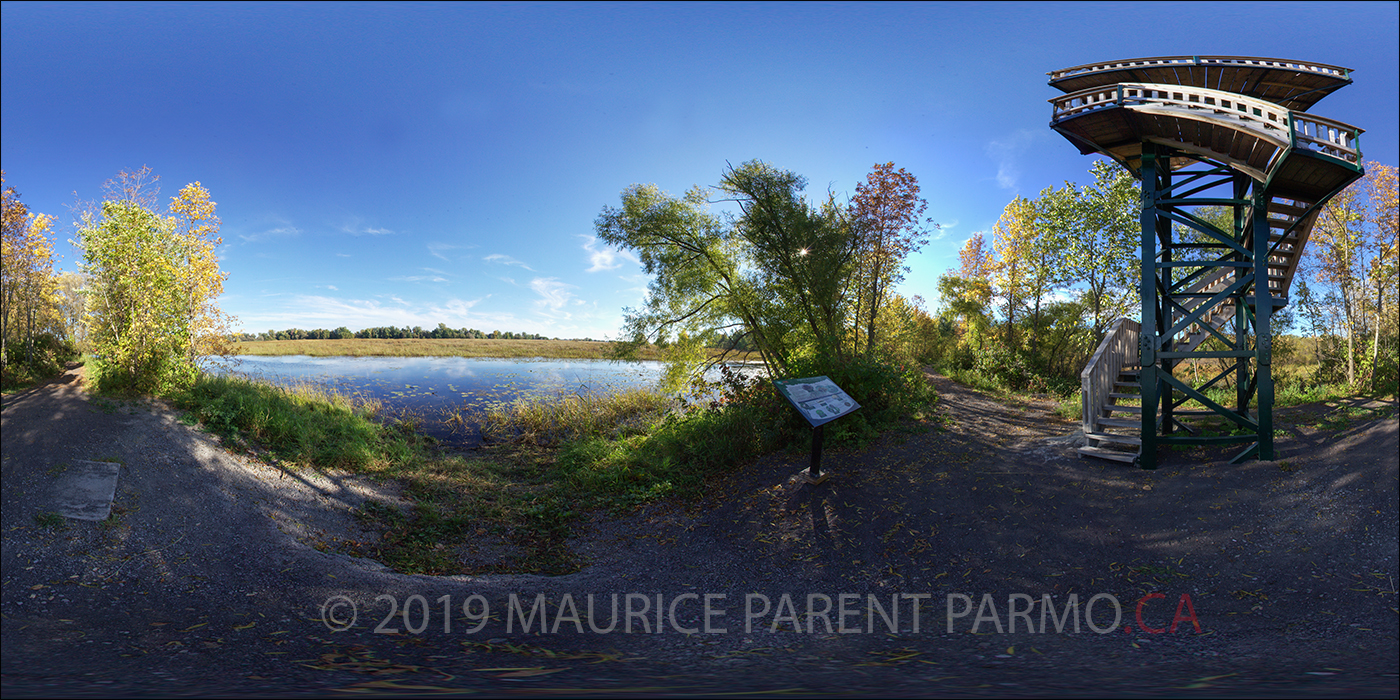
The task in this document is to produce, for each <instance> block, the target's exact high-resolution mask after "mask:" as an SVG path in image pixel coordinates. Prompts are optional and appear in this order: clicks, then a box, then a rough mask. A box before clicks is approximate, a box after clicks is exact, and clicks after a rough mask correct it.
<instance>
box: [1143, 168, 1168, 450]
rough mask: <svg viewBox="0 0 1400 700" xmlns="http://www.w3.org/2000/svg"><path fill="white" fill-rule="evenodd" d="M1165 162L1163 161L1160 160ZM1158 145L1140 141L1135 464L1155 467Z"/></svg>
mask: <svg viewBox="0 0 1400 700" xmlns="http://www.w3.org/2000/svg"><path fill="white" fill-rule="evenodd" d="M1162 165H1165V164H1162ZM1158 166H1159V164H1158V163H1157V147H1156V146H1154V145H1152V144H1150V143H1144V144H1142V166H1141V168H1140V174H1141V179H1142V214H1141V218H1140V219H1139V223H1140V224H1141V228H1142V269H1141V275H1140V276H1139V280H1140V281H1141V283H1140V287H1141V289H1140V292H1141V294H1142V331H1141V333H1140V334H1139V335H1138V368H1139V369H1138V382H1139V384H1140V385H1141V388H1142V455H1141V456H1140V457H1139V462H1138V465H1139V466H1140V467H1142V468H1143V469H1156V468H1157V328H1158V323H1157V168H1158Z"/></svg>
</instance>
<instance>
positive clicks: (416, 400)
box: [233, 355, 754, 444]
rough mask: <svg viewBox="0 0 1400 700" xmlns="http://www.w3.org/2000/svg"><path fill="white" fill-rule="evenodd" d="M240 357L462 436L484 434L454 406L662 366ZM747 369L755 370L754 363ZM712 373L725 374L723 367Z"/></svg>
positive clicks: (271, 373)
mask: <svg viewBox="0 0 1400 700" xmlns="http://www.w3.org/2000/svg"><path fill="white" fill-rule="evenodd" d="M237 359H238V360H239V363H238V365H237V366H236V367H234V368H233V371H234V372H235V373H240V374H246V375H248V376H251V377H254V378H258V379H263V380H266V381H269V382H272V383H275V384H284V385H285V384H293V383H298V382H310V383H313V384H317V385H320V386H324V387H326V388H330V389H334V390H337V391H339V392H341V393H344V394H348V395H352V396H353V395H359V396H364V397H366V398H373V399H378V400H379V401H380V402H382V403H383V405H384V407H385V408H386V409H387V410H388V411H389V412H391V413H395V414H396V413H399V412H401V411H409V412H411V413H412V414H414V415H415V416H417V417H418V418H420V420H421V421H422V426H423V427H422V430H423V432H425V433H427V434H428V435H431V436H433V437H435V438H438V439H440V440H445V441H448V442H452V443H463V444H472V443H475V442H477V441H478V439H479V438H478V436H477V435H476V434H475V431H474V430H468V431H465V432H464V431H462V430H461V429H460V428H458V429H456V430H454V429H453V428H451V427H450V426H449V425H448V424H447V423H446V422H444V419H445V417H446V415H447V412H448V411H453V410H460V409H471V408H484V407H485V406H487V405H490V404H492V403H496V402H501V401H506V402H509V401H514V400H515V399H517V398H521V397H546V398H547V397H551V396H565V395H569V394H580V395H597V394H611V393H615V392H619V391H625V390H628V389H636V388H655V387H657V385H658V383H659V381H660V379H661V372H662V364H661V363H660V362H653V361H640V362H613V361H609V360H554V359H523V358H509V359H503V358H485V357H310V356H307V355H284V356H275V357H265V356H255V355H240V356H239V357H238V358H237ZM745 371H754V370H753V368H752V366H749V367H747V368H745ZM708 378H710V379H718V378H719V374H718V371H717V370H715V371H712V372H711V376H709V377H708Z"/></svg>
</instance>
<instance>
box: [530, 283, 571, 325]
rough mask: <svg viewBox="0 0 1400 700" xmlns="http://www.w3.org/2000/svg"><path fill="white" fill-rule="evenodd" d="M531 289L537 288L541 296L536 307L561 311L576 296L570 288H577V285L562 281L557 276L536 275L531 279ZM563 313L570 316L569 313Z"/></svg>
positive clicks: (543, 309) (536, 290) (536, 291)
mask: <svg viewBox="0 0 1400 700" xmlns="http://www.w3.org/2000/svg"><path fill="white" fill-rule="evenodd" d="M530 289H533V290H535V293H536V294H538V295H540V297H541V298H540V299H536V300H535V308H536V309H539V310H541V311H545V310H549V311H555V312H560V310H561V309H563V308H564V306H565V305H567V304H568V303H569V301H570V300H571V299H573V298H574V293H573V292H571V291H569V290H570V289H577V287H575V286H574V285H572V284H566V283H564V282H560V281H559V278H557V277H536V278H535V279H532V280H530ZM563 315H564V316H565V317H567V316H568V314H563Z"/></svg>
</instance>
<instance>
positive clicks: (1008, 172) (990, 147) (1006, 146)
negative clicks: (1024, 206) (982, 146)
mask: <svg viewBox="0 0 1400 700" xmlns="http://www.w3.org/2000/svg"><path fill="white" fill-rule="evenodd" d="M1040 137H1041V134H1040V132H1038V131H1032V130H1030V129H1017V130H1016V133H1014V134H1011V135H1010V136H1008V137H1006V138H1004V139H999V140H995V141H992V142H991V143H989V144H987V155H988V156H989V157H990V158H991V159H992V161H993V162H995V163H996V166H997V176H996V180H997V186H998V187H1001V188H1002V189H1007V190H1015V189H1016V184H1017V181H1018V180H1019V179H1020V177H1021V156H1022V154H1024V153H1025V152H1026V151H1027V150H1028V149H1029V148H1030V147H1031V145H1032V144H1034V143H1035V142H1036V141H1038V140H1039V139H1040Z"/></svg>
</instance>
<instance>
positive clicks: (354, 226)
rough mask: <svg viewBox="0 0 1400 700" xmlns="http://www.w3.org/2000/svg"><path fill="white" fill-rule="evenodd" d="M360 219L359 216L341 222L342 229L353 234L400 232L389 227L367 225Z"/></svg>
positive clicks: (374, 234) (369, 234) (366, 234)
mask: <svg viewBox="0 0 1400 700" xmlns="http://www.w3.org/2000/svg"><path fill="white" fill-rule="evenodd" d="M360 221H361V219H360V218H359V217H355V218H353V219H351V220H350V221H349V222H347V223H344V224H341V226H340V230H341V231H343V232H345V233H348V234H350V235H352V236H392V235H394V234H395V233H398V232H397V231H394V230H391V229H387V228H379V227H375V226H365V225H363V224H361V223H360Z"/></svg>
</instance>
